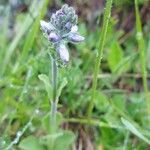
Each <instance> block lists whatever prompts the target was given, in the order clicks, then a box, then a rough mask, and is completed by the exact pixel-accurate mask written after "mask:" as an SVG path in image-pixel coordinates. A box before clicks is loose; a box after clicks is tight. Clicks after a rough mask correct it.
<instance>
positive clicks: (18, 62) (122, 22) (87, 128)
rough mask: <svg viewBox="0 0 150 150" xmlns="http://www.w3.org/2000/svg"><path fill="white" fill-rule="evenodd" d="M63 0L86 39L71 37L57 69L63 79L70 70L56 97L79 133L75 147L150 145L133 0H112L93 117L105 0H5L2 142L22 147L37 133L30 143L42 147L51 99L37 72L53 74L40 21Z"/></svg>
mask: <svg viewBox="0 0 150 150" xmlns="http://www.w3.org/2000/svg"><path fill="white" fill-rule="evenodd" d="M64 3H67V4H69V5H71V6H73V7H74V8H75V9H76V11H77V14H78V15H79V32H80V33H81V34H82V35H84V36H85V42H83V43H82V44H79V45H75V46H74V45H72V44H69V47H70V56H71V61H70V63H69V65H68V67H67V68H65V69H64V68H62V69H60V80H62V78H63V77H66V78H67V81H68V84H67V86H66V87H65V88H64V89H63V91H62V94H61V97H60V101H59V108H58V110H59V112H60V118H61V119H60V120H61V121H60V124H59V125H60V128H61V129H65V130H70V131H73V133H74V134H75V136H76V139H75V140H74V144H73V146H72V149H73V148H74V149H77V150H80V149H83V150H93V149H98V150H149V149H150V126H149V119H150V118H149V115H148V114H147V104H146V103H145V95H144V89H143V81H142V67H141V58H140V55H141V54H140V50H141V47H140V46H138V42H139V41H138V39H137V38H138V37H137V33H139V32H140V31H139V30H138V28H137V29H136V24H135V21H136V15H135V7H134V1H130V0H123V1H120V0H114V3H113V8H112V16H111V20H110V23H109V27H108V33H107V38H106V44H105V48H104V56H103V59H102V64H101V67H100V70H99V75H98V87H97V91H96V99H95V101H94V110H93V113H92V119H91V121H88V120H87V118H86V113H87V106H88V103H89V101H90V100H91V85H92V76H93V68H94V63H95V58H96V55H97V44H98V41H99V36H100V35H101V29H102V28H101V27H102V21H103V12H104V6H105V1H104V0H92V1H88V0H82V1H81V0H77V1H70V0H66V1H63V0H61V1H60V0H55V1H54V0H40V1H37V0H33V1H29V0H10V1H7V0H1V1H0V149H2V150H3V149H4V150H5V149H6V148H8V147H10V149H16V150H17V149H25V148H24V146H20V145H23V144H21V143H23V142H22V141H23V140H24V139H25V138H27V137H29V136H32V138H31V139H30V140H28V141H27V140H26V142H27V145H28V144H29V145H30V144H31V143H32V144H33V143H34V144H33V145H32V144H31V145H32V147H33V148H32V149H31V150H34V149H36V150H37V149H38V148H39V150H42V148H41V149H40V146H39V142H37V139H39V138H41V137H43V136H44V135H47V134H48V132H49V131H48V126H49V124H47V116H48V113H49V100H48V95H47V93H46V91H45V88H44V85H43V83H42V82H41V81H40V80H39V78H38V75H39V74H47V75H49V74H50V70H51V69H50V60H49V56H48V55H47V50H48V48H49V45H48V43H47V40H46V39H45V38H44V37H43V35H42V32H41V31H40V26H39V21H40V20H41V19H44V20H47V21H48V20H49V18H50V16H51V14H52V13H53V12H55V11H56V10H57V9H59V8H60V7H61V6H62V5H63V4H64ZM138 4H139V13H140V14H137V16H138V15H140V17H141V20H140V23H141V25H142V31H143V37H144V39H143V40H144V41H143V42H144V47H145V48H144V49H143V47H142V51H143V52H144V53H145V57H144V62H145V65H146V68H145V69H146V72H147V77H146V82H147V84H148V87H149V84H150V80H149V78H150V74H149V73H150V64H149V62H148V61H149V58H150V2H149V1H148V0H139V3H138ZM147 100H148V101H150V98H149V97H147ZM20 133H21V134H20ZM18 135H20V136H18ZM16 137H19V138H18V139H17V138H16ZM33 137H34V138H33ZM15 140H16V141H15ZM67 140H68V139H66V141H67ZM63 142H64V143H65V141H63ZM60 143H61V142H60ZM60 145H61V144H60ZM62 145H63V144H62ZM61 149H62V150H63V148H61ZM29 150H30V149H29ZM64 150H66V149H65V146H64Z"/></svg>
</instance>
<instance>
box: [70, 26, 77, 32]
mask: <svg viewBox="0 0 150 150" xmlns="http://www.w3.org/2000/svg"><path fill="white" fill-rule="evenodd" d="M77 31H78V26H77V25H74V26H73V27H72V28H71V32H73V33H75V32H77Z"/></svg>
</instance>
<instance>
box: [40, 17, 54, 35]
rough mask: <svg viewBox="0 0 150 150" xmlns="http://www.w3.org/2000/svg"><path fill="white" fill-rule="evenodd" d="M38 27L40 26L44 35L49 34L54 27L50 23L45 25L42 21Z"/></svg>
mask: <svg viewBox="0 0 150 150" xmlns="http://www.w3.org/2000/svg"><path fill="white" fill-rule="evenodd" d="M40 25H41V29H42V30H43V32H45V33H50V31H51V30H53V29H54V27H53V26H52V25H51V24H50V23H47V22H45V21H43V20H41V21H40Z"/></svg>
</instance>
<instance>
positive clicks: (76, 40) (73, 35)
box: [68, 33, 84, 43]
mask: <svg viewBox="0 0 150 150" xmlns="http://www.w3.org/2000/svg"><path fill="white" fill-rule="evenodd" d="M68 40H69V41H70V42H73V43H79V42H82V41H84V37H83V36H81V35H79V34H77V33H71V34H70V35H69V36H68Z"/></svg>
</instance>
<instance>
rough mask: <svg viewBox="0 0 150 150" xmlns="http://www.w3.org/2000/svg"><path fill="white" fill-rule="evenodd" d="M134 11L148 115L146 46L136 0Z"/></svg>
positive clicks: (149, 110) (149, 104)
mask: <svg viewBox="0 0 150 150" xmlns="http://www.w3.org/2000/svg"><path fill="white" fill-rule="evenodd" d="M135 13H136V30H137V42H138V48H139V53H140V61H141V71H142V79H143V88H144V95H145V99H146V106H147V111H148V116H149V115H150V101H149V92H148V81H147V71H146V56H145V49H146V48H145V42H144V37H143V32H142V24H141V19H140V13H139V9H138V1H137V0H135Z"/></svg>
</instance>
